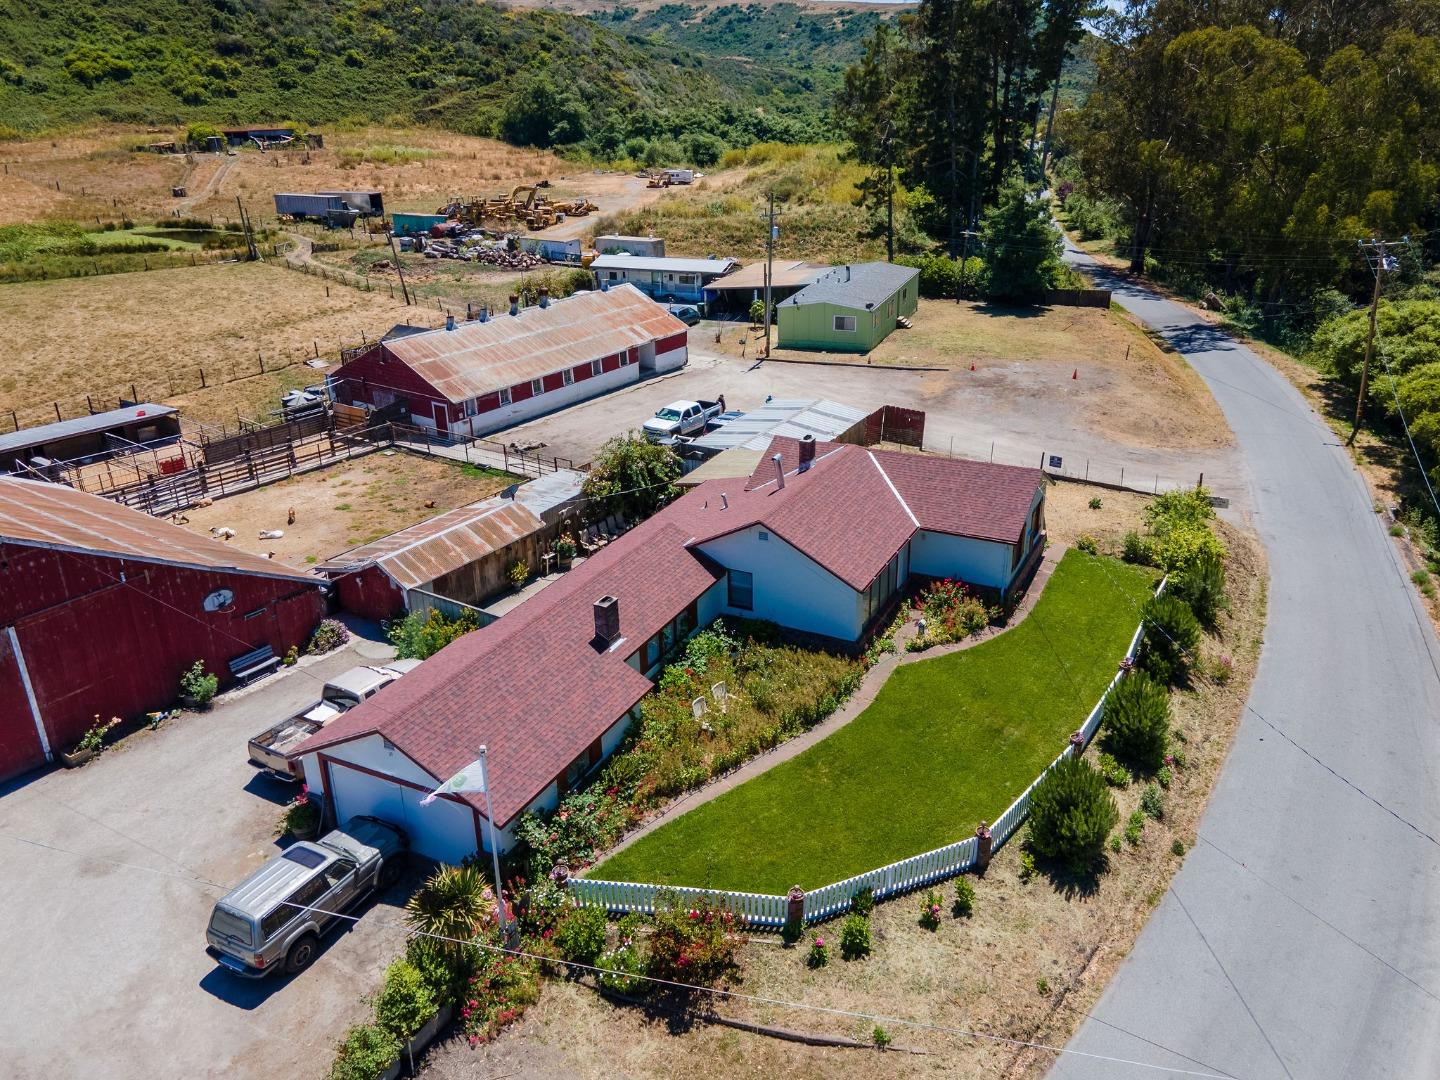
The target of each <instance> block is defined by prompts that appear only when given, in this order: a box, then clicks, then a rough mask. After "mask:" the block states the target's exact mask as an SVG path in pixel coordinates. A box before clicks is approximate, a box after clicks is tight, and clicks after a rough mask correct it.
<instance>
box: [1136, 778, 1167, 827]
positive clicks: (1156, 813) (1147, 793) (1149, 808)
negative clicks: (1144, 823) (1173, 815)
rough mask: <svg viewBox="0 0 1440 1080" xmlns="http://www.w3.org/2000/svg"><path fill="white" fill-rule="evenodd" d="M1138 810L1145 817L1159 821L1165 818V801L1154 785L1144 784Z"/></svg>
mask: <svg viewBox="0 0 1440 1080" xmlns="http://www.w3.org/2000/svg"><path fill="white" fill-rule="evenodd" d="M1140 810H1141V812H1142V813H1144V815H1145V816H1146V817H1149V818H1154V819H1155V820H1156V821H1160V820H1161V819H1163V818H1164V817H1165V799H1164V798H1163V797H1162V796H1161V794H1160V789H1159V788H1158V787H1156V786H1155V785H1154V784H1146V785H1145V790H1144V791H1142V792H1141V793H1140Z"/></svg>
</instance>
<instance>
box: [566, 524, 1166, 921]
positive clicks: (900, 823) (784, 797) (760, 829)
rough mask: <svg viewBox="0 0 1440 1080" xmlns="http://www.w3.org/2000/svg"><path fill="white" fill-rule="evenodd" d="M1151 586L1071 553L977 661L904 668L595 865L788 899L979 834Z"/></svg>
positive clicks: (1048, 747)
mask: <svg viewBox="0 0 1440 1080" xmlns="http://www.w3.org/2000/svg"><path fill="white" fill-rule="evenodd" d="M1153 584H1154V577H1153V574H1152V573H1151V572H1150V571H1147V570H1143V569H1140V568H1137V567H1133V566H1128V565H1126V564H1124V563H1120V562H1117V561H1115V560H1113V559H1102V558H1097V557H1095V556H1091V555H1086V554H1084V553H1083V552H1079V551H1071V552H1069V553H1067V554H1066V555H1065V557H1064V558H1063V559H1062V560H1061V562H1060V565H1059V566H1058V567H1057V568H1056V570H1055V573H1054V575H1053V576H1052V577H1051V579H1050V582H1049V583H1048V585H1046V587H1045V592H1044V593H1043V594H1042V595H1041V597H1040V600H1039V602H1038V603H1037V604H1036V606H1035V609H1034V611H1032V612H1031V613H1030V615H1029V616H1028V617H1027V618H1026V619H1025V620H1024V621H1023V622H1021V623H1020V624H1019V625H1018V626H1016V627H1015V628H1014V629H1012V630H1009V631H1007V632H1006V633H1003V634H1001V635H999V636H998V637H996V638H993V639H991V640H990V641H986V642H984V643H983V644H980V645H977V646H975V647H974V648H972V649H967V650H964V651H962V652H957V653H951V654H949V655H947V656H940V657H936V658H934V659H930V660H920V661H917V662H915V663H910V664H904V665H902V666H901V667H899V668H898V669H897V670H896V671H895V672H894V674H892V675H891V676H890V679H889V681H888V682H887V683H886V684H885V685H884V686H883V687H882V688H881V690H880V693H879V695H878V696H877V697H876V699H875V701H874V702H872V703H871V705H870V706H869V708H867V709H866V710H865V711H864V712H863V713H861V714H860V715H859V716H858V717H856V718H855V719H854V720H852V721H851V722H850V723H849V724H848V725H846V726H845V727H844V728H842V729H841V730H840V731H838V732H836V733H835V734H834V735H831V736H830V737H829V738H828V739H826V740H825V741H824V742H821V743H819V744H818V745H816V746H814V747H812V748H811V749H809V750H807V751H806V752H805V753H803V754H801V755H799V756H798V757H795V758H793V759H791V760H790V761H787V762H785V763H783V764H781V765H778V766H776V767H775V768H773V769H771V770H770V771H769V772H767V773H765V774H764V775H762V776H758V777H756V778H755V779H754V780H751V781H750V782H749V783H746V784H743V785H741V786H740V787H738V788H736V789H735V790H734V791H730V792H727V793H726V794H724V795H722V796H720V797H719V798H717V799H715V800H714V801H712V802H709V803H705V804H703V805H701V806H698V807H696V808H695V809H694V810H691V811H690V812H689V813H687V814H685V815H683V816H682V817H680V818H677V819H676V820H675V821H673V822H671V823H670V824H668V825H666V826H664V827H663V828H660V829H657V830H656V831H655V832H653V833H651V834H650V835H649V836H646V837H645V838H644V839H642V840H640V841H638V842H637V843H635V844H634V845H632V846H631V847H629V848H627V849H625V850H624V851H622V852H620V853H619V854H618V855H616V856H615V857H614V858H612V859H608V860H606V861H605V862H603V863H601V864H600V865H599V866H597V867H596V868H595V869H594V870H592V871H591V872H590V874H589V875H588V876H590V877H595V878H602V879H608V880H614V881H645V882H654V883H658V884H672V885H689V886H695V887H700V888H723V889H731V890H737V891H744V892H763V893H783V892H784V891H785V890H786V889H788V888H789V887H790V886H791V885H794V884H796V883H799V884H800V885H802V886H803V887H805V888H807V889H814V888H818V887H820V886H821V885H828V884H830V883H831V882H834V881H840V880H843V879H845V878H847V877H851V876H853V875H855V874H859V873H863V872H864V871H867V870H872V869H874V868H875V867H877V866H884V865H885V864H887V863H891V862H895V861H896V860H898V859H903V858H906V857H908V856H910V855H916V854H919V853H920V852H923V851H929V850H931V849H933V848H937V847H941V846H943V845H945V844H948V843H953V842H955V841H957V840H962V839H964V838H965V837H967V836H970V835H973V832H974V829H975V826H976V825H977V824H978V823H979V822H980V821H981V820H985V821H994V820H995V819H996V818H997V817H999V815H1000V814H1001V813H1002V812H1003V811H1004V810H1005V808H1006V807H1008V806H1009V805H1010V803H1011V802H1012V801H1013V800H1014V799H1015V797H1016V796H1018V795H1019V794H1020V793H1021V792H1022V791H1024V790H1025V788H1026V787H1027V786H1028V785H1029V784H1030V782H1031V781H1032V780H1034V779H1035V777H1036V776H1037V775H1038V774H1039V773H1040V771H1041V770H1042V769H1043V768H1045V766H1046V765H1048V764H1049V763H1050V762H1051V761H1052V760H1053V759H1054V758H1055V756H1056V755H1057V754H1059V753H1060V751H1061V750H1062V749H1064V746H1065V740H1066V738H1067V737H1068V736H1069V734H1070V733H1071V732H1072V731H1074V730H1075V729H1076V728H1077V727H1078V726H1079V725H1080V723H1081V722H1082V721H1083V720H1084V719H1085V717H1086V716H1087V715H1088V714H1089V712H1090V710H1091V708H1093V707H1094V705H1095V702H1096V701H1097V700H1099V698H1100V695H1101V694H1102V693H1103V692H1104V690H1105V687H1106V686H1107V685H1108V684H1109V682H1110V679H1111V678H1112V677H1113V676H1114V674H1115V671H1116V665H1117V664H1118V662H1119V661H1120V658H1121V657H1122V656H1123V655H1124V652H1125V648H1126V646H1127V645H1128V644H1129V641H1130V636H1131V634H1133V633H1134V631H1135V627H1136V625H1137V624H1138V623H1139V614H1138V612H1137V610H1136V608H1137V606H1138V605H1139V604H1140V602H1141V601H1143V600H1144V599H1145V597H1146V596H1148V595H1149V593H1150V591H1151V588H1152V587H1153Z"/></svg>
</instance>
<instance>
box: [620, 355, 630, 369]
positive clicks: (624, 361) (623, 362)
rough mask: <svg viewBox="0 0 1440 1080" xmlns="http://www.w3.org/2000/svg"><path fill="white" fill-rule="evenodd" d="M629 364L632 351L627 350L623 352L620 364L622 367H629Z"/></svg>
mask: <svg viewBox="0 0 1440 1080" xmlns="http://www.w3.org/2000/svg"><path fill="white" fill-rule="evenodd" d="M629 364H630V353H629V352H628V351H627V352H622V353H621V354H620V366H621V367H628V366H629Z"/></svg>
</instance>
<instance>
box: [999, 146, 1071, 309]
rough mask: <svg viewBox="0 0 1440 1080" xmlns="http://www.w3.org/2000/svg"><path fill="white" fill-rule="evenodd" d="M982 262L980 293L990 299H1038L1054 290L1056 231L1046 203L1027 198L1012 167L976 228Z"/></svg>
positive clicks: (1018, 301)
mask: <svg viewBox="0 0 1440 1080" xmlns="http://www.w3.org/2000/svg"><path fill="white" fill-rule="evenodd" d="M980 240H981V244H982V246H983V253H984V255H983V257H984V259H985V293H986V295H987V296H989V297H990V299H991V300H998V301H1000V302H1002V303H1011V304H1023V303H1033V302H1035V301H1038V300H1039V299H1040V298H1041V297H1043V296H1044V295H1045V292H1046V290H1047V289H1051V288H1053V287H1054V284H1055V278H1056V275H1057V274H1058V272H1059V268H1060V233H1059V230H1057V229H1056V228H1055V226H1054V225H1053V224H1052V223H1051V221H1050V208H1049V205H1048V204H1047V203H1046V202H1045V201H1044V200H1042V199H1039V198H1034V197H1032V194H1031V192H1030V191H1029V189H1028V188H1027V187H1026V186H1025V181H1024V179H1023V178H1022V177H1021V175H1020V171H1019V170H1018V169H1014V170H1012V171H1011V172H1010V174H1009V175H1008V176H1007V177H1006V178H1005V183H1004V184H1002V185H1001V187H1000V192H999V195H998V196H997V198H996V203H995V206H994V207H992V208H991V209H990V210H989V211H987V212H986V214H985V219H984V222H983V224H982V225H981V229H980Z"/></svg>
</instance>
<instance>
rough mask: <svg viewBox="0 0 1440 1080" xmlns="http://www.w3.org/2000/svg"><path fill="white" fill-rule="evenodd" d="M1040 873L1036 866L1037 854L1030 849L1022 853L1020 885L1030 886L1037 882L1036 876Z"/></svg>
mask: <svg viewBox="0 0 1440 1080" xmlns="http://www.w3.org/2000/svg"><path fill="white" fill-rule="evenodd" d="M1039 872H1040V871H1039V869H1038V868H1037V867H1036V866H1035V853H1034V852H1033V851H1031V850H1030V849H1029V848H1025V849H1024V850H1022V851H1021V852H1020V883H1021V884H1022V885H1028V884H1029V883H1030V882H1032V881H1034V880H1035V875H1036V874H1038V873H1039Z"/></svg>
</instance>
